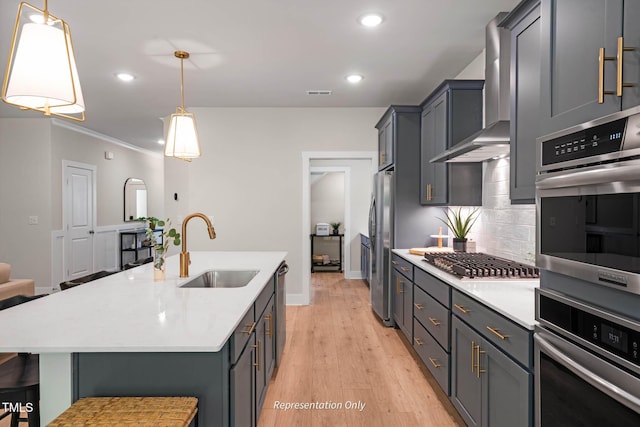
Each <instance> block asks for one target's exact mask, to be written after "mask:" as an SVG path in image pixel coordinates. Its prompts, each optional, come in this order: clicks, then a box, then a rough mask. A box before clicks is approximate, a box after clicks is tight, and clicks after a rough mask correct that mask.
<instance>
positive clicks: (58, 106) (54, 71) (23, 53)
mask: <svg viewBox="0 0 640 427" xmlns="http://www.w3.org/2000/svg"><path fill="white" fill-rule="evenodd" d="M2 100H3V101H4V102H6V103H7V104H11V105H15V106H17V107H19V108H21V109H28V110H36V111H40V112H42V113H44V114H45V115H47V116H58V117H63V118H67V119H72V120H76V121H84V110H85V107H84V99H83V97H82V89H81V88H80V80H79V79H78V70H77V68H76V61H75V57H74V54H73V45H72V42H71V32H70V30H69V26H68V25H67V23H66V22H64V21H63V20H62V19H59V18H56V17H55V16H53V15H50V14H49V12H48V10H47V2H46V0H45V7H44V10H41V9H38V8H36V7H34V6H31V5H30V4H28V3H24V2H23V3H20V7H19V8H18V16H17V18H16V25H15V28H14V30H13V38H12V40H11V51H10V53H9V59H8V61H7V69H6V72H5V76H4V81H3V85H2Z"/></svg>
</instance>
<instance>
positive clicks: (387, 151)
mask: <svg viewBox="0 0 640 427" xmlns="http://www.w3.org/2000/svg"><path fill="white" fill-rule="evenodd" d="M378 156H379V157H378V169H379V170H382V169H385V168H386V167H387V166H389V165H391V164H392V163H393V116H391V117H389V120H387V121H386V122H385V123H384V125H382V127H381V128H380V130H379V131H378Z"/></svg>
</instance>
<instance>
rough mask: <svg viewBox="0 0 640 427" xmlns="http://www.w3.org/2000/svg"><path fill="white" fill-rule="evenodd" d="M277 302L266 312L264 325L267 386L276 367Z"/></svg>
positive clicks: (270, 304) (271, 303) (272, 303)
mask: <svg viewBox="0 0 640 427" xmlns="http://www.w3.org/2000/svg"><path fill="white" fill-rule="evenodd" d="M275 314H276V313H275V301H274V298H272V299H271V302H270V303H269V305H268V306H267V309H266V310H265V316H264V320H263V322H264V324H265V333H264V334H265V337H264V372H265V385H266V386H269V381H271V375H273V369H274V368H275V366H276V333H275V327H276V318H275Z"/></svg>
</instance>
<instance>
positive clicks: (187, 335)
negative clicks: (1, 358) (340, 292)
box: [0, 252, 286, 426]
mask: <svg viewBox="0 0 640 427" xmlns="http://www.w3.org/2000/svg"><path fill="white" fill-rule="evenodd" d="M285 256H286V253H285V252H191V266H190V277H189V278H180V277H178V272H179V257H178V256H177V255H174V256H171V257H168V258H167V260H166V268H167V277H166V280H164V281H162V282H154V281H153V266H152V265H151V264H146V265H143V266H141V267H137V268H134V269H131V270H126V271H123V272H120V273H118V274H114V275H111V276H108V277H105V278H102V279H99V280H96V281H94V282H90V283H87V284H84V285H82V286H77V287H75V288H72V289H69V290H67V291H64V292H59V293H55V294H52V295H49V296H47V297H44V298H40V299H38V300H34V301H31V302H29V303H27V304H23V305H20V306H16V307H12V308H10V309H7V310H3V311H1V312H0V324H2V325H3V327H2V328H0V352H5V351H6V352H31V353H39V354H40V394H41V400H40V409H41V424H42V425H46V423H47V422H49V421H51V420H52V419H53V418H55V417H56V416H57V415H58V414H60V413H61V412H62V411H64V410H65V409H66V408H67V407H69V406H70V405H71V403H72V402H74V401H75V400H77V399H78V398H81V397H86V396H118V395H120V396H126V395H148V396H162V395H165V396H179V395H182V396H195V397H198V399H199V403H198V420H199V425H204V426H228V425H233V424H234V423H235V424H237V425H240V424H241V422H240V420H239V419H236V418H237V417H238V415H236V414H234V411H235V410H238V413H239V414H241V413H249V414H251V418H250V419H249V420H248V421H250V422H251V423H255V422H256V420H257V410H259V405H258V402H259V400H260V396H259V395H258V394H259V393H258V391H259V389H260V387H262V389H263V390H264V389H266V385H268V377H267V375H266V374H265V373H266V372H269V370H268V369H269V368H271V370H272V368H273V365H272V364H271V366H264V365H263V366H262V370H261V371H260V372H259V373H256V372H255V370H254V366H253V365H258V366H260V365H261V363H260V361H267V362H268V360H267V359H268V358H267V357H266V356H267V355H268V350H269V351H271V352H273V351H274V350H273V348H272V347H273V346H272V343H267V342H266V341H267V338H269V339H270V338H271V337H272V336H273V335H274V334H273V330H274V329H273V321H274V317H275V316H277V313H276V312H275V307H274V301H275V298H274V296H273V292H274V273H275V272H276V270H277V269H278V266H279V265H280V263H281V262H282V261H283V260H284V258H285ZM212 269H217V270H256V271H257V274H256V275H255V276H254V277H253V278H252V279H251V281H250V282H249V283H248V284H247V285H246V286H243V287H235V288H181V287H180V286H182V285H183V284H185V283H186V282H188V281H189V280H191V279H192V278H194V277H196V276H198V275H199V274H201V273H202V272H204V271H207V270H212ZM270 309H271V310H272V311H271V312H269V310H270ZM245 323H247V324H246V325H245ZM4 325H11V326H10V327H5V326H4ZM261 342H262V348H261ZM256 350H257V351H256ZM258 358H260V360H258ZM240 367H242V368H243V370H242V371H241V370H240ZM258 369H259V367H258ZM245 370H246V371H247V372H244V371H245ZM249 370H252V371H251V372H249ZM269 376H270V373H269ZM259 377H261V378H262V379H261V382H260V381H259V380H260V378H259ZM254 390H255V393H254ZM241 399H242V400H245V399H246V400H245V401H242V402H240V400H241ZM256 408H257V409H256Z"/></svg>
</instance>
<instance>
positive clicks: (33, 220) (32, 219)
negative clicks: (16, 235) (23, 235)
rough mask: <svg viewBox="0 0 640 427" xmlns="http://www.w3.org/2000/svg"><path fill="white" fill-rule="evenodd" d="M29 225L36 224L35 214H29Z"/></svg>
mask: <svg viewBox="0 0 640 427" xmlns="http://www.w3.org/2000/svg"><path fill="white" fill-rule="evenodd" d="M29 225H38V216H37V215H31V216H30V217H29Z"/></svg>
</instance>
